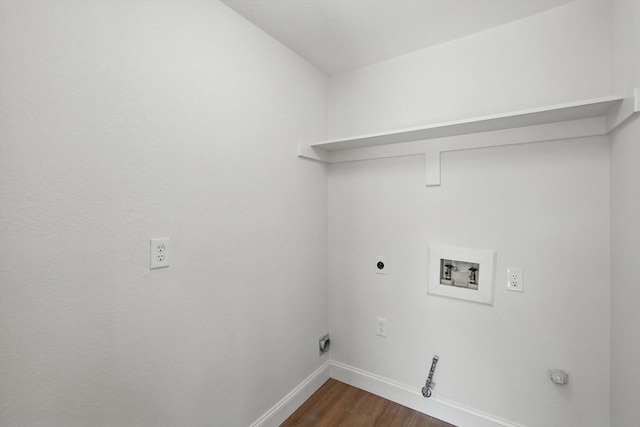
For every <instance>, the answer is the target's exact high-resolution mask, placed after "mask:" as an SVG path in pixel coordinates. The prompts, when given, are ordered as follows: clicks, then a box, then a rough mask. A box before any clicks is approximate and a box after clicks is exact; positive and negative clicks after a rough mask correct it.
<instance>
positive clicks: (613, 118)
mask: <svg viewBox="0 0 640 427" xmlns="http://www.w3.org/2000/svg"><path fill="white" fill-rule="evenodd" d="M638 111H640V90H639V89H638V88H636V89H635V92H634V95H633V96H631V97H626V98H625V97H614V96H610V97H604V98H598V99H591V100H586V101H579V102H572V103H567V104H561V105H554V106H551V107H545V108H536V109H530V110H523V111H517V112H512V113H505V114H496V115H492V116H485V117H477V118H473V119H467V120H458V121H452V122H445V123H438V124H432V125H427V126H421V127H414V128H408V129H400V130H395V131H391V132H382V133H375V134H368V135H361V136H354V137H351V138H343V139H335V140H330V141H325V142H316V143H311V144H304V143H302V144H300V146H299V152H298V155H299V156H300V157H305V158H310V159H314V160H319V161H322V162H325V163H339V162H346V161H355V160H369V159H376V158H385V157H398V156H409V155H419V154H424V155H425V158H426V162H427V173H426V180H427V185H439V184H440V169H439V165H440V160H439V159H440V153H442V152H446V151H454V150H467V149H473V148H485V147H494V146H498V145H510V144H522V143H529V142H539V141H549V140H556V139H567V138H577V137H583V136H594V135H606V134H608V133H609V132H611V131H612V130H613V129H615V127H616V126H618V125H620V124H621V123H622V122H623V121H625V120H626V119H627V118H629V117H630V116H631V115H633V114H634V113H636V112H638Z"/></svg>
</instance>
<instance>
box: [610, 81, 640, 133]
mask: <svg viewBox="0 0 640 427" xmlns="http://www.w3.org/2000/svg"><path fill="white" fill-rule="evenodd" d="M638 112H640V87H637V88H635V89H634V91H633V95H632V96H630V97H625V98H623V99H622V102H621V103H620V105H619V106H618V107H616V108H612V109H611V111H609V113H608V114H607V116H606V119H605V120H606V129H607V133H610V132H611V131H613V130H614V129H615V128H617V127H618V126H620V125H621V124H622V123H623V122H624V121H626V120H627V119H628V118H629V117H631V116H632V115H633V114H635V113H638Z"/></svg>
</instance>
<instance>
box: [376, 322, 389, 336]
mask: <svg viewBox="0 0 640 427" xmlns="http://www.w3.org/2000/svg"><path fill="white" fill-rule="evenodd" d="M376 335H380V336H381V337H386V336H387V319H385V318H383V317H376Z"/></svg>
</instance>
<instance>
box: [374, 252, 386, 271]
mask: <svg viewBox="0 0 640 427" xmlns="http://www.w3.org/2000/svg"><path fill="white" fill-rule="evenodd" d="M375 268H376V274H387V261H386V260H385V259H384V257H383V256H377V257H376V266H375Z"/></svg>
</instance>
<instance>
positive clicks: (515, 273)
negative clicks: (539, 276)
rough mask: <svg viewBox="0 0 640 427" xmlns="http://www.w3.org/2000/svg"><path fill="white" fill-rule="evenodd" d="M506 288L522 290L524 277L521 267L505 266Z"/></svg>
mask: <svg viewBox="0 0 640 427" xmlns="http://www.w3.org/2000/svg"><path fill="white" fill-rule="evenodd" d="M507 289H508V290H510V291H518V292H524V277H523V275H522V269H521V268H507Z"/></svg>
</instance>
